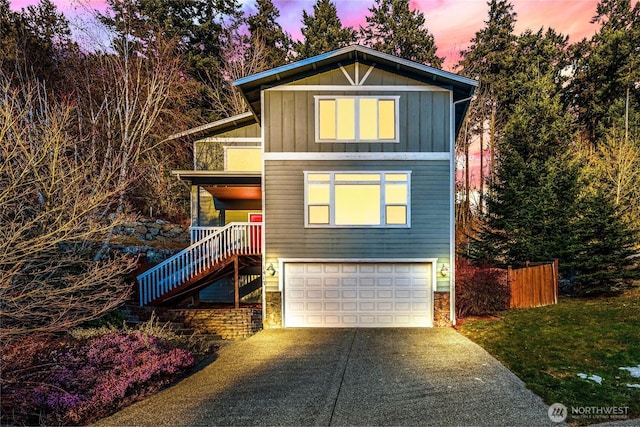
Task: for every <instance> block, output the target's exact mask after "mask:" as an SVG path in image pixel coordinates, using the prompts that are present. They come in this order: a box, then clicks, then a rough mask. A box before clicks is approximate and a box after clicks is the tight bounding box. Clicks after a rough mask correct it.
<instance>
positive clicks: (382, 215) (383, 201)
mask: <svg viewBox="0 0 640 427" xmlns="http://www.w3.org/2000/svg"><path fill="white" fill-rule="evenodd" d="M303 174H304V196H303V197H304V226H305V228H411V171H407V170H384V171H378V170H375V171H373V170H372V171H366V170H356V171H354V170H346V171H345V170H340V171H324V170H323V171H303ZM321 174H325V175H329V181H309V175H321ZM340 174H348V175H371V174H377V175H379V176H380V180H379V181H366V180H363V181H338V185H340V183H342V182H344V183H347V182H348V183H349V184H351V185H372V184H377V185H379V186H380V224H374V225H338V224H336V223H335V222H336V220H335V213H336V206H335V186H336V179H335V176H336V175H340ZM387 174H406V175H407V180H406V181H397V180H389V181H387V180H386V175H387ZM405 182H406V184H407V203H406V204H399V203H386V191H385V188H386V185H387V184H401V183H405ZM310 183H311V184H318V183H327V184H329V204H328V207H329V223H328V224H310V223H309V206H327V205H325V204H321V203H311V204H310V203H309V202H308V200H309V199H308V197H309V184H310ZM387 206H406V209H407V222H406V224H387V223H386V210H387Z"/></svg>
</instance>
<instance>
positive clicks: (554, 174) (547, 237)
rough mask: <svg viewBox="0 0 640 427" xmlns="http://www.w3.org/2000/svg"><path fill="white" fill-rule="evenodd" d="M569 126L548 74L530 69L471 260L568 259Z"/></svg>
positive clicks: (572, 179)
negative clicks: (540, 73)
mask: <svg viewBox="0 0 640 427" xmlns="http://www.w3.org/2000/svg"><path fill="white" fill-rule="evenodd" d="M571 128H572V118H571V117H570V116H569V115H568V114H567V113H565V112H563V108H562V105H561V102H560V98H559V95H558V94H557V92H556V90H555V85H554V82H553V80H552V78H551V76H550V75H546V76H539V75H537V74H536V71H535V70H532V74H531V79H530V81H529V82H528V83H527V84H526V85H525V86H524V87H523V96H522V97H521V98H520V99H518V101H517V104H516V106H515V108H514V111H513V114H512V115H511V116H510V117H509V120H508V122H507V124H506V126H505V129H504V137H503V139H502V140H501V141H500V145H499V151H498V159H497V168H496V173H495V179H494V180H492V181H491V182H490V184H489V195H488V199H487V212H486V214H485V216H484V228H483V229H482V231H481V233H480V236H479V239H478V240H476V241H475V242H474V243H473V246H472V249H473V255H474V257H475V258H477V259H483V260H492V261H496V260H497V261H499V262H502V263H506V264H515V263H522V262H524V261H527V260H529V261H542V260H550V259H553V258H559V259H560V260H561V265H562V263H564V262H565V261H567V260H568V259H570V257H571V253H572V250H573V249H572V248H573V246H574V245H573V244H572V242H571V236H572V235H573V233H572V231H571V230H572V228H571V227H572V226H571V219H572V217H573V215H574V213H575V211H574V206H573V204H574V200H575V199H576V197H577V194H578V191H579V188H578V184H577V179H578V172H579V169H578V165H577V164H576V163H572V162H570V158H569V157H567V155H566V153H567V151H568V149H569V147H570V143H571V141H572V131H571Z"/></svg>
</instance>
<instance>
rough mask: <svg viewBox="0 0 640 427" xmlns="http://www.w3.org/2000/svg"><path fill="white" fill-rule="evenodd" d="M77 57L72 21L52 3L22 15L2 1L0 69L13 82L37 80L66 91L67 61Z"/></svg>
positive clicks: (48, 0) (44, 2) (43, 3)
mask: <svg viewBox="0 0 640 427" xmlns="http://www.w3.org/2000/svg"><path fill="white" fill-rule="evenodd" d="M78 54H79V49H78V46H77V44H76V43H75V42H73V41H72V39H71V29H70V27H69V21H68V20H67V19H66V18H65V17H64V15H63V14H62V13H59V12H58V10H57V8H56V6H55V4H53V3H52V2H51V0H40V2H39V3H38V4H36V5H31V6H28V7H27V8H26V9H22V10H21V11H19V12H14V11H11V9H10V8H9V3H8V2H7V1H6V0H0V70H1V71H2V72H4V73H6V74H7V75H10V76H12V77H13V81H14V82H16V83H18V82H19V81H24V80H31V79H35V80H39V81H41V82H44V83H45V85H46V87H47V88H52V89H60V90H62V91H64V90H65V89H66V84H65V83H64V81H65V76H64V74H65V70H64V69H65V66H66V62H67V61H69V60H71V59H72V58H73V57H75V56H76V55H78Z"/></svg>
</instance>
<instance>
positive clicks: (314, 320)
mask: <svg viewBox="0 0 640 427" xmlns="http://www.w3.org/2000/svg"><path fill="white" fill-rule="evenodd" d="M431 275H432V270H431V264H430V263H286V264H285V265H284V325H285V326H286V327H397V326H400V327H402V326H432V324H433V315H432V312H433V307H432V300H433V298H432V297H433V295H432V288H431V281H432V280H431V277H432V276H431Z"/></svg>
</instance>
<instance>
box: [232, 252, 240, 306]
mask: <svg viewBox="0 0 640 427" xmlns="http://www.w3.org/2000/svg"><path fill="white" fill-rule="evenodd" d="M239 276H240V266H239V265H238V256H237V255H236V256H235V257H234V259H233V295H234V300H235V303H236V308H240V277H239Z"/></svg>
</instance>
